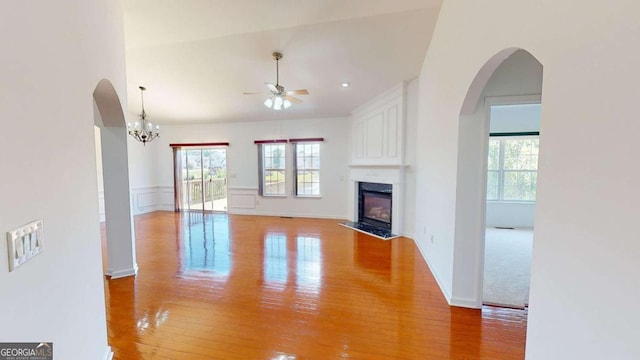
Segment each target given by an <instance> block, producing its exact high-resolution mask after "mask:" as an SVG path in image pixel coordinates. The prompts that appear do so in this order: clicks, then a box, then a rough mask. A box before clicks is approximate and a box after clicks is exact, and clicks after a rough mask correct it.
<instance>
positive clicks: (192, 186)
mask: <svg viewBox="0 0 640 360" xmlns="http://www.w3.org/2000/svg"><path fill="white" fill-rule="evenodd" d="M226 183H227V179H225V178H222V179H209V180H205V181H204V182H203V181H202V179H192V180H184V181H183V182H182V186H183V189H186V191H184V192H183V193H186V194H187V196H189V203H197V202H202V200H203V195H204V200H205V201H211V200H221V199H224V198H226V197H227V187H226ZM203 184H204V191H203V189H202V185H203Z"/></svg>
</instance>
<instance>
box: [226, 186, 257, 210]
mask: <svg viewBox="0 0 640 360" xmlns="http://www.w3.org/2000/svg"><path fill="white" fill-rule="evenodd" d="M227 193H228V195H229V213H231V214H238V213H243V211H242V210H240V209H255V208H256V201H257V198H258V189H255V188H229V189H228V190H227Z"/></svg>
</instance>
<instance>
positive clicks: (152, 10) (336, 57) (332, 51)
mask: <svg viewBox="0 0 640 360" xmlns="http://www.w3.org/2000/svg"><path fill="white" fill-rule="evenodd" d="M123 3H124V11H125V44H126V65H127V83H128V84H127V91H128V103H129V111H130V112H131V113H132V114H137V113H139V112H140V91H139V90H138V86H139V85H144V86H146V87H147V91H146V92H145V99H144V101H145V109H146V111H147V113H148V114H149V117H150V119H151V121H152V122H158V123H165V124H166V123H197V122H228V121H259V120H273V119H302V118H323V117H338V116H346V115H348V114H349V113H350V112H351V111H352V110H353V109H355V108H356V107H358V106H359V105H361V104H363V103H365V102H366V101H367V100H368V99H370V98H372V97H374V96H375V95H378V94H380V93H382V92H384V91H385V90H387V89H389V88H391V87H392V86H394V85H396V84H398V83H400V82H401V81H406V80H411V79H413V78H415V77H417V76H418V74H419V72H420V68H421V66H422V62H423V59H424V55H425V54H426V50H427V47H428V45H429V41H430V39H431V35H432V32H433V29H434V27H435V22H436V19H437V16H438V12H439V9H440V4H441V0H277V1H276V0H182V1H175V0H124V1H123ZM274 51H280V52H281V53H282V54H283V55H284V56H283V58H282V60H280V84H281V85H283V86H284V87H285V88H286V89H288V90H293V89H302V88H306V89H308V90H309V93H310V94H309V95H304V96H297V97H298V98H300V99H301V100H303V103H301V104H296V105H293V106H292V107H291V108H289V109H286V110H282V111H274V110H270V109H267V108H266V107H265V106H264V105H263V101H264V100H265V99H266V98H267V95H266V94H267V88H266V87H265V85H264V84H265V83H275V82H276V64H275V61H274V60H273V58H272V56H271V54H272V53H273V52H274ZM343 81H348V82H349V83H350V84H351V86H350V87H348V88H343V87H341V83H342V82H343ZM243 92H264V95H262V94H258V95H243V94H242V93H243Z"/></svg>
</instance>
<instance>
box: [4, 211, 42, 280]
mask: <svg viewBox="0 0 640 360" xmlns="http://www.w3.org/2000/svg"><path fill="white" fill-rule="evenodd" d="M7 249H8V251H9V271H13V270H15V269H16V268H17V267H18V266H20V265H22V264H24V263H25V262H26V261H27V260H29V259H31V258H32V257H34V256H36V255H38V254H39V253H40V252H41V251H42V220H36V221H33V222H31V223H29V224H26V225H24V226H21V227H19V228H17V229H14V230H11V231H9V232H7Z"/></svg>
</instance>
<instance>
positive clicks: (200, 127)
mask: <svg viewBox="0 0 640 360" xmlns="http://www.w3.org/2000/svg"><path fill="white" fill-rule="evenodd" d="M347 124H348V122H347V119H345V118H329V119H305V120H282V121H258V122H230V123H218V124H193V125H166V126H162V128H161V137H160V138H158V140H154V143H153V145H154V146H155V148H154V150H155V154H156V158H157V159H156V164H157V168H156V179H157V183H156V184H157V185H158V186H159V188H160V189H165V190H166V189H170V191H171V194H173V155H172V150H171V148H170V147H169V144H172V143H201V142H229V143H230V145H229V147H228V148H227V191H228V200H227V201H228V211H229V213H231V214H247V215H267V216H293V217H316V218H331V219H345V218H347V213H346V212H347V181H346V180H347V177H348V173H347V162H348V160H349V159H348V158H349V154H350V153H349V151H348V150H349V148H348V143H347V142H348V131H346V127H347ZM313 137H323V138H324V142H323V143H322V145H321V160H320V162H321V164H320V192H321V194H322V196H321V197H320V198H304V197H294V196H292V195H291V191H290V190H291V188H292V187H291V182H292V179H293V174H292V172H291V171H290V170H288V171H287V174H286V181H287V189H288V191H287V196H286V197H262V196H259V195H258V153H257V145H255V144H254V140H265V139H267V140H268V139H293V138H313ZM291 156H292V150H291V146H287V160H286V161H287V164H288V168H289V169H291V165H292V160H291V159H292V158H291ZM167 200H169V201H171V206H173V199H167Z"/></svg>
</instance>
